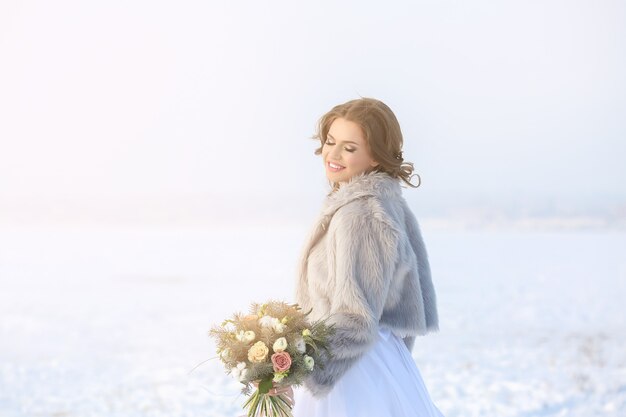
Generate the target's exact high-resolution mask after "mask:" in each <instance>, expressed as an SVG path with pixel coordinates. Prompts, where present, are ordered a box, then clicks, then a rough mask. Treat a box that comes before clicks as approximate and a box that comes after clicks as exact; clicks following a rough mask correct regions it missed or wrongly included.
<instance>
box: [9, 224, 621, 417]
mask: <svg viewBox="0 0 626 417" xmlns="http://www.w3.org/2000/svg"><path fill="white" fill-rule="evenodd" d="M307 229H308V225H305V224H292V225H283V226H280V225H277V224H271V223H268V224H264V225H256V226H237V225H228V224H222V225H220V226H216V227H206V226H205V227H199V228H197V229H193V228H182V227H181V228H174V227H169V228H160V229H159V228H146V227H144V228H139V227H138V228H130V227H125V228H122V227H108V228H105V227H98V228H97V227H70V226H66V227H56V228H55V227H38V228H35V227H31V228H27V227H9V226H2V227H1V228H0V416H1V417H13V416H64V417H70V416H81V417H86V416H109V415H115V416H120V417H131V416H220V417H222V416H237V415H241V414H242V410H241V404H242V402H243V400H244V398H243V397H242V396H240V395H239V386H238V384H236V383H235V382H234V381H233V380H232V379H231V378H229V377H228V376H226V375H225V374H224V373H223V371H222V368H221V365H220V364H219V362H218V361H217V360H216V359H214V358H215V352H214V348H213V346H212V344H211V341H210V339H209V338H208V335H207V331H208V330H209V329H210V327H211V326H212V325H213V324H217V323H219V322H221V320H222V319H224V318H225V317H226V316H227V315H229V314H230V313H231V312H234V311H237V310H245V309H246V308H247V305H248V304H249V302H251V301H262V300H265V299H268V298H272V297H273V298H283V299H285V300H291V299H292V297H291V294H292V292H293V278H294V275H295V266H296V259H297V255H298V253H299V250H300V247H301V246H302V244H303V243H304V237H305V234H306V232H307V231H308V230H307ZM422 232H423V234H424V239H425V241H426V244H427V248H428V251H429V256H430V259H431V268H432V271H433V279H434V283H435V287H436V290H437V296H438V306H439V315H440V328H441V330H440V331H439V332H437V333H433V334H429V335H427V336H425V337H421V338H418V340H417V341H416V345H415V349H414V351H413V357H414V358H415V361H416V363H417V365H418V367H419V369H420V372H421V373H422V376H423V377H424V381H425V383H426V385H427V387H428V389H429V392H430V394H431V397H432V398H433V400H434V402H435V403H436V404H437V406H438V408H439V409H440V410H441V411H442V412H443V413H444V415H446V416H447V417H461V416H463V417H465V416H476V417H485V416H494V417H507V416H516V417H529V416H554V417H556V416H568V417H594V416H615V417H617V416H623V415H625V413H626V349H624V346H626V323H625V321H626V314H625V313H626V306H625V303H624V301H623V300H626V257H624V248H626V234H624V233H623V232H616V231H612V230H582V231H581V230H570V231H567V230H566V231H558V232H554V231H552V232H545V231H532V230H511V229H499V230H445V229H442V228H437V227H429V224H428V222H422Z"/></svg>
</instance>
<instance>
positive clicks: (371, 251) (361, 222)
mask: <svg viewBox="0 0 626 417" xmlns="http://www.w3.org/2000/svg"><path fill="white" fill-rule="evenodd" d="M344 208H347V207H344ZM342 210H343V208H342V209H340V210H339V211H338V212H337V213H336V214H335V216H334V217H333V219H332V221H331V226H330V227H329V241H328V246H327V250H328V252H327V257H328V273H329V277H328V283H329V286H328V294H329V298H330V300H331V308H330V318H329V323H333V324H334V326H335V330H336V331H335V334H334V336H333V337H332V339H331V340H330V349H331V354H332V358H331V359H328V358H326V365H325V367H324V369H319V368H316V369H315V370H314V372H313V373H312V374H311V375H310V377H309V378H308V379H307V381H305V384H306V386H307V388H308V389H309V390H310V391H311V393H312V394H313V395H315V396H323V395H325V394H326V393H328V391H330V389H331V388H332V387H333V385H334V384H335V383H336V381H337V380H338V379H339V378H340V377H341V376H342V375H343V374H344V373H345V372H346V371H347V370H348V369H349V368H350V367H351V366H352V365H353V364H354V363H355V362H356V361H357V360H358V359H359V358H360V357H361V356H362V355H363V353H365V352H366V351H367V350H368V348H370V347H371V345H372V344H373V343H374V342H375V340H376V337H377V326H378V321H379V319H380V317H381V315H382V310H383V307H384V304H385V300H386V298H387V292H388V289H389V285H390V282H391V277H392V276H393V272H394V268H395V264H396V257H397V256H398V255H397V253H398V251H397V247H398V237H397V233H396V231H395V229H394V228H392V227H391V225H389V224H387V223H384V222H383V221H381V220H380V219H379V218H375V217H374V216H372V215H371V214H369V213H365V214H363V213H355V212H353V211H352V210H345V211H344V213H343V215H340V213H339V212H341V211H342ZM368 214H369V215H368Z"/></svg>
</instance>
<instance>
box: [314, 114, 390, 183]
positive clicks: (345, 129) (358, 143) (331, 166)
mask: <svg viewBox="0 0 626 417" xmlns="http://www.w3.org/2000/svg"><path fill="white" fill-rule="evenodd" d="M322 159H323V160H324V167H325V168H326V177H327V178H328V179H329V180H330V181H331V182H346V181H348V180H349V179H350V178H352V177H353V176H354V175H357V174H361V173H363V172H365V171H369V170H371V169H372V168H374V167H375V166H377V165H378V162H376V161H374V159H373V158H372V154H371V153H370V149H369V146H368V144H367V141H366V140H365V135H364V134H363V130H362V129H361V127H360V126H359V125H358V124H356V123H354V122H351V121H349V120H346V119H344V118H343V117H338V118H337V119H335V120H334V121H333V123H332V124H331V125H330V129H329V130H328V134H327V135H326V142H325V143H324V146H323V147H322Z"/></svg>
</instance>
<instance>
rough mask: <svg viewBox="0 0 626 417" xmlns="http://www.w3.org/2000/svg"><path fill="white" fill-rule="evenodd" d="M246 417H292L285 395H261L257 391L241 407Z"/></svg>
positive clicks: (289, 403)
mask: <svg viewBox="0 0 626 417" xmlns="http://www.w3.org/2000/svg"><path fill="white" fill-rule="evenodd" d="M243 408H244V409H246V408H247V409H248V417H293V414H292V413H291V408H292V406H291V401H290V398H289V397H288V396H287V395H285V394H278V395H269V394H267V393H265V394H262V393H260V392H259V390H258V389H257V390H256V391H255V392H254V394H252V395H251V396H250V398H248V400H247V401H246V402H245V404H244V405H243Z"/></svg>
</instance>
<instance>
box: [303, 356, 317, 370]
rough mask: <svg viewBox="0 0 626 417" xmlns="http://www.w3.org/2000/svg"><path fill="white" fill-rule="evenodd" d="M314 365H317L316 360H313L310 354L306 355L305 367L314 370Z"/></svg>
mask: <svg viewBox="0 0 626 417" xmlns="http://www.w3.org/2000/svg"><path fill="white" fill-rule="evenodd" d="M313 365H315V361H314V360H313V358H312V357H310V356H309V355H304V367H305V368H306V369H307V370H309V371H312V370H313Z"/></svg>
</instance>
